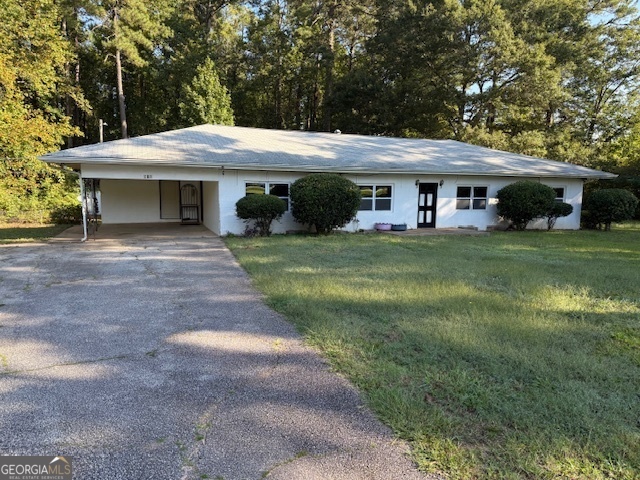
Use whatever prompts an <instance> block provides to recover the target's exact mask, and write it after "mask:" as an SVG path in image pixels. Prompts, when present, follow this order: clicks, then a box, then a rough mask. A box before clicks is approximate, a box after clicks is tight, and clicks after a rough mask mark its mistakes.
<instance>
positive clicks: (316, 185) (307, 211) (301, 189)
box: [291, 173, 361, 234]
mask: <svg viewBox="0 0 640 480" xmlns="http://www.w3.org/2000/svg"><path fill="white" fill-rule="evenodd" d="M360 198H361V195H360V188H359V187H358V186H357V185H356V184H355V183H353V182H352V181H351V180H348V179H346V178H344V177H341V176H340V175H336V174H334V173H313V174H311V175H307V176H306V177H302V178H300V179H298V180H296V181H295V182H294V183H293V184H292V185H291V203H292V207H291V212H292V214H293V217H294V218H295V219H296V221H298V222H300V223H304V224H307V225H309V226H312V227H315V230H316V232H318V233H320V234H326V233H329V232H331V231H332V230H333V229H335V228H341V227H344V226H345V225H346V224H347V223H349V222H350V221H351V220H352V219H353V218H354V217H355V216H356V214H357V213H358V207H359V206H360Z"/></svg>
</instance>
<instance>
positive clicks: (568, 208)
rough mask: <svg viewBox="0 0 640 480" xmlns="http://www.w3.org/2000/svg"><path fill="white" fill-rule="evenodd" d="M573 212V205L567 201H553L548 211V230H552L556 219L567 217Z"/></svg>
mask: <svg viewBox="0 0 640 480" xmlns="http://www.w3.org/2000/svg"><path fill="white" fill-rule="evenodd" d="M572 213H573V205H570V204H568V203H566V202H553V205H552V206H551V209H550V210H549V211H548V212H547V230H551V229H552V228H553V227H554V226H555V224H556V220H558V218H560V217H567V216H569V215H571V214H572Z"/></svg>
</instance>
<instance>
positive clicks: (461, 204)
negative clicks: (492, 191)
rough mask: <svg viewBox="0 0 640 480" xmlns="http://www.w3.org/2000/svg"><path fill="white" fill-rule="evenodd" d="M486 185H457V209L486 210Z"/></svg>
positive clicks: (487, 189)
mask: <svg viewBox="0 0 640 480" xmlns="http://www.w3.org/2000/svg"><path fill="white" fill-rule="evenodd" d="M488 191H489V188H488V187H471V186H469V187H458V191H457V193H456V209H457V210H486V209H487V192H488Z"/></svg>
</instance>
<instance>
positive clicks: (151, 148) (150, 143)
mask: <svg viewBox="0 0 640 480" xmlns="http://www.w3.org/2000/svg"><path fill="white" fill-rule="evenodd" d="M40 159H41V160H44V161H45V162H51V163H58V164H70V165H80V164H116V165H158V166H184V167H217V168H228V169H243V170H284V171H315V172H319V171H328V172H339V173H352V172H353V173H356V172H368V173H407V174H443V175H446V174H454V175H495V176H526V177H573V178H613V177H615V175H613V174H611V173H606V172H602V171H599V170H592V169H589V168H585V167H581V166H578V165H574V164H571V163H564V162H556V161H552V160H545V159H542V158H536V157H530V156H527V155H519V154H515V153H508V152H503V151H499V150H492V149H489V148H484V147H478V146H475V145H470V144H467V143H462V142H457V141H454V140H425V139H414V138H392V137H379V136H366V135H347V134H336V133H318V132H300V131H291V130H267V129H259V128H247V127H229V126H222V125H209V124H207V125H199V126H196V127H190V128H184V129H181V130H172V131H169V132H162V133H155V134H152V135H145V136H141V137H135V138H129V139H125V140H114V141H111V142H105V143H97V144H93V145H86V146H82V147H76V148H70V149H67V150H61V151H58V152H55V153H50V154H47V155H43V156H42V157H40Z"/></svg>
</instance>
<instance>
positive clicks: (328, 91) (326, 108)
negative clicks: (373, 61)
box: [322, 2, 336, 132]
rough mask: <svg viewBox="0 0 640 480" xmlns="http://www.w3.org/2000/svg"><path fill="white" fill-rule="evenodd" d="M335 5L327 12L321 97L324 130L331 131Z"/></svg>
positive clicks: (332, 4)
mask: <svg viewBox="0 0 640 480" xmlns="http://www.w3.org/2000/svg"><path fill="white" fill-rule="evenodd" d="M335 13H336V5H335V3H333V2H332V3H331V5H330V6H329V11H328V12H327V17H328V18H327V28H328V32H327V33H328V34H329V45H328V46H329V58H328V59H327V60H328V61H327V69H326V77H325V86H324V99H323V102H322V103H323V105H322V107H323V108H322V110H323V112H322V113H323V117H324V122H323V124H324V125H323V127H324V130H325V131H326V132H330V131H331V97H332V96H333V70H334V67H335V43H336V33H335V31H336V20H335Z"/></svg>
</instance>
